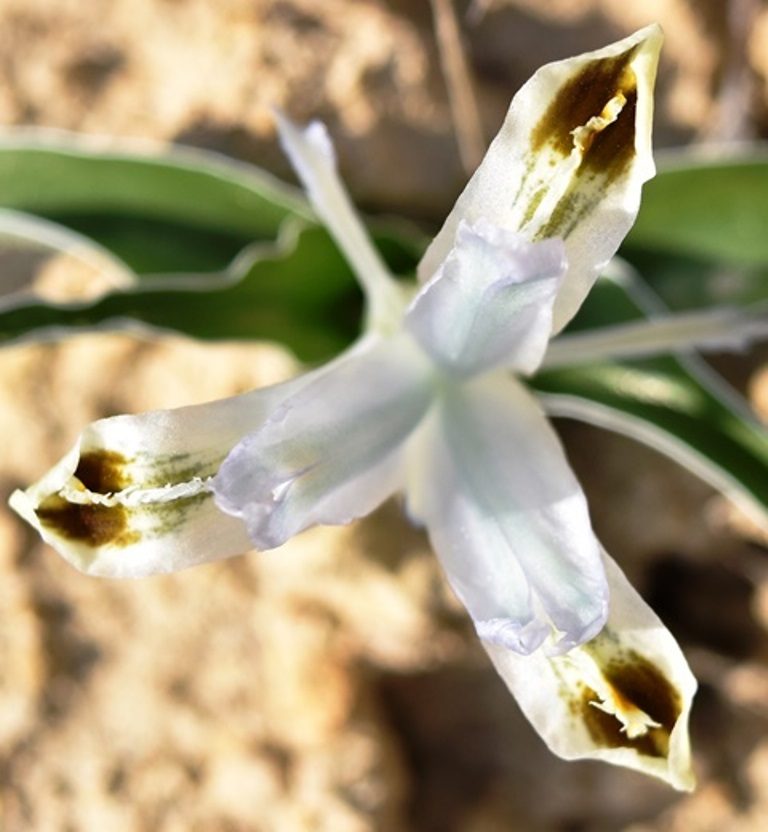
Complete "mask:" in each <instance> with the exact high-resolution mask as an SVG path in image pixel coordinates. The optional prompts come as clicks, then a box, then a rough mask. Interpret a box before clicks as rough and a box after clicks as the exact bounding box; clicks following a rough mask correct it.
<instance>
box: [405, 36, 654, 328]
mask: <svg viewBox="0 0 768 832" xmlns="http://www.w3.org/2000/svg"><path fill="white" fill-rule="evenodd" d="M662 39H663V38H662V34H661V30H660V29H659V27H658V26H656V25H653V26H648V27H646V28H645V29H641V30H640V31H639V32H636V33H635V34H634V35H631V36H630V37H628V38H625V39H624V40H621V41H619V42H618V43H614V44H612V45H611V46H607V47H605V48H604V49H600V50H598V51H596V52H590V53H587V54H585V55H580V56H578V57H575V58H569V59H568V60H565V61H559V62H557V63H553V64H548V65H547V66H545V67H542V68H541V69H540V70H539V71H538V72H537V73H536V74H535V75H534V76H533V77H532V78H531V80H530V81H528V83H526V84H525V85H524V86H523V87H522V88H521V89H520V91H519V92H518V93H517V95H516V96H515V98H514V99H513V101H512V104H511V105H510V108H509V112H508V113H507V117H506V119H505V121H504V124H503V126H502V128H501V131H500V132H499V134H498V135H497V136H496V138H495V139H494V141H493V143H492V144H491V146H490V148H489V150H488V153H487V154H486V156H485V158H484V159H483V161H482V163H481V164H480V167H479V168H478V169H477V171H476V173H475V174H474V176H473V177H472V179H471V180H470V181H469V183H468V185H467V187H466V188H465V190H464V192H463V193H462V195H461V196H460V197H459V199H458V201H457V203H456V205H455V206H454V209H453V211H452V212H451V214H450V215H449V217H448V219H447V220H446V222H445V224H444V226H443V228H442V229H441V231H440V233H439V234H438V235H437V237H436V238H435V239H434V240H433V242H432V245H431V246H430V248H429V249H428V250H427V252H426V254H425V256H424V258H423V260H422V262H421V264H420V265H419V276H420V278H421V279H422V280H428V279H429V278H430V277H431V276H432V275H433V274H434V273H435V271H436V270H437V269H438V267H439V265H440V263H441V262H442V261H443V260H444V259H445V258H446V257H447V256H448V253H449V252H450V250H451V249H452V248H453V245H454V240H455V237H456V231H457V228H458V225H459V222H460V221H461V220H462V219H465V220H467V221H468V222H470V223H475V222H477V221H478V220H479V219H482V218H484V219H487V220H489V221H490V222H492V223H494V224H495V225H499V226H501V227H502V228H506V229H509V230H511V231H519V232H520V233H521V234H523V235H524V236H525V237H526V238H527V239H529V240H540V239H546V238H548V237H562V238H563V239H564V240H565V243H566V247H567V252H568V271H567V273H566V277H565V280H564V281H563V284H562V288H561V290H560V293H559V295H558V298H557V301H556V303H555V310H554V318H553V325H552V331H553V333H557V332H559V331H560V330H561V329H562V328H563V327H564V326H565V325H566V323H568V321H569V320H570V319H571V318H572V317H573V315H574V314H575V312H576V310H577V309H578V308H579V306H580V305H581V303H582V301H583V300H584V298H585V297H586V295H587V293H588V292H589V289H590V288H591V286H592V284H593V282H594V281H595V279H596V278H597V276H598V274H599V272H600V269H601V268H602V267H603V266H604V265H605V264H606V263H607V262H608V261H609V260H610V258H611V257H612V256H613V255H614V254H615V252H616V250H617V249H618V247H619V244H620V243H621V241H622V240H623V239H624V236H625V235H626V233H627V231H629V228H630V226H631V225H632V223H633V221H634V219H635V216H636V215H637V211H638V209H639V207H640V192H641V188H642V185H643V183H644V182H646V181H647V180H648V179H650V178H651V177H652V176H653V174H654V172H655V167H654V163H653V157H652V155H651V122H652V118H653V85H654V81H655V77H656V67H657V64H658V57H659V50H660V49H661V43H662Z"/></svg>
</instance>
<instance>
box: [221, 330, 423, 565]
mask: <svg viewBox="0 0 768 832" xmlns="http://www.w3.org/2000/svg"><path fill="white" fill-rule="evenodd" d="M431 375H432V369H431V364H430V362H429V360H428V359H427V357H426V356H425V355H424V354H423V353H422V351H421V350H420V349H419V347H418V346H417V344H416V343H415V342H414V341H413V339H412V338H411V337H410V336H409V335H407V334H405V333H401V334H400V335H397V336H395V337H393V338H388V339H381V338H379V337H377V336H369V338H368V339H367V346H366V347H365V348H364V349H360V350H358V352H357V354H356V355H354V356H350V357H349V358H347V359H346V360H345V361H342V362H338V363H337V365H336V367H335V369H334V370H333V371H332V372H327V373H325V374H324V375H323V377H322V378H320V379H318V381H317V383H316V384H315V383H313V384H309V385H307V386H306V387H304V388H303V389H302V390H300V391H299V392H298V393H297V394H296V395H295V396H291V397H290V398H288V399H286V400H285V401H284V402H282V404H281V405H280V407H278V408H277V409H276V410H275V411H274V412H273V413H272V414H271V415H270V417H269V419H268V420H267V421H266V422H265V423H264V424H263V426H261V427H260V428H259V429H258V430H256V431H255V432H254V433H252V434H251V435H249V436H248V437H246V439H245V440H244V441H243V442H241V443H240V444H239V445H238V446H237V447H236V448H235V449H234V450H233V451H232V453H231V454H230V455H229V456H228V457H227V459H226V460H225V462H224V464H223V465H222V467H221V470H220V471H219V473H218V475H217V477H216V479H215V481H214V489H215V492H216V499H217V503H218V505H219V506H220V507H221V508H222V509H223V510H224V511H226V512H228V513H230V514H233V515H235V516H238V517H241V518H242V519H243V520H244V521H245V522H246V524H247V526H248V530H249V534H250V536H251V540H252V541H253V542H254V543H255V544H256V545H257V546H258V547H260V548H264V549H269V548H274V547H276V546H280V545H282V544H283V543H285V542H286V540H288V539H289V538H290V537H292V536H293V535H295V534H298V533H299V532H300V531H303V530H304V529H306V528H309V527H310V526H313V525H317V524H325V525H336V524H342V523H348V522H350V521H351V520H353V519H354V518H356V517H360V516H362V515H363V514H367V513H368V512H369V511H372V510H373V509H374V508H375V507H376V506H377V505H379V504H380V503H381V502H383V500H385V499H386V498H387V497H388V496H390V495H391V494H392V493H393V492H394V491H396V490H397V489H398V488H400V487H401V486H402V482H403V472H402V460H403V453H404V443H405V441H406V439H407V438H408V436H409V435H410V434H411V432H412V431H413V429H414V428H415V427H416V425H417V424H418V423H419V421H420V420H421V418H422V417H423V416H424V414H425V412H426V411H427V409H428V407H429V405H430V402H431V399H432V383H431Z"/></svg>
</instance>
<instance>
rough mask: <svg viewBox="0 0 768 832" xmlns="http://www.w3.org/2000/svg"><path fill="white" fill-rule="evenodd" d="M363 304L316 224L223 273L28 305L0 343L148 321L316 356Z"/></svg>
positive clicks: (1, 316) (2, 317)
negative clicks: (85, 299)
mask: <svg viewBox="0 0 768 832" xmlns="http://www.w3.org/2000/svg"><path fill="white" fill-rule="evenodd" d="M360 306H361V298H360V295H359V292H358V290H357V286H356V283H355V281H354V278H353V276H352V273H351V272H350V270H349V267H348V266H347V264H346V263H345V261H344V259H343V257H342V256H341V255H340V253H339V252H338V250H337V249H336V247H335V246H334V244H333V242H332V241H331V240H330V238H329V237H328V235H327V234H326V232H325V231H323V230H322V229H320V228H318V227H315V226H312V227H309V228H304V229H302V230H300V231H296V230H294V232H293V233H286V234H284V235H283V237H282V238H281V240H280V242H279V243H278V244H275V245H264V244H262V245H258V246H254V247H252V248H251V249H249V250H247V251H246V252H243V254H242V255H241V256H240V257H239V258H238V259H237V260H236V261H235V263H234V264H233V265H232V267H231V268H230V270H229V271H226V272H219V273H214V274H209V275H194V276H187V277H186V278H185V277H176V278H167V277H166V278H164V279H160V278H158V279H156V280H154V281H150V282H144V283H142V284H139V285H138V286H136V287H135V288H131V289H128V290H120V291H115V292H110V293H109V294H106V295H104V296H103V297H101V298H99V299H98V300H96V301H95V302H92V303H87V304H78V305H67V306H61V305H53V304H50V303H45V302H43V301H31V302H28V303H26V304H24V305H20V306H18V307H17V308H15V309H7V310H4V311H0V344H2V343H5V344H8V343H12V342H14V341H18V340H20V339H23V338H30V337H33V338H37V339H40V338H54V337H55V338H58V337H62V336H63V335H70V334H73V333H75V332H77V331H82V330H87V329H94V328H107V327H108V328H119V327H126V326H136V324H139V325H142V324H143V325H147V326H149V327H153V328H158V329H163V330H174V331H177V332H182V333H185V334H187V335H190V336H192V337H196V338H202V339H233V338H234V339H238V338H242V339H250V340H272V341H277V342H280V343H282V344H284V345H285V346H287V347H289V348H290V349H292V350H293V351H294V352H295V353H296V355H297V356H298V357H299V358H301V359H303V360H306V361H313V360H317V359H320V358H324V357H327V356H328V355H331V354H333V353H335V352H337V351H339V350H340V349H342V348H343V347H344V346H346V344H348V343H349V342H350V341H351V340H352V339H353V338H354V336H355V334H356V332H357V322H358V320H359V313H360Z"/></svg>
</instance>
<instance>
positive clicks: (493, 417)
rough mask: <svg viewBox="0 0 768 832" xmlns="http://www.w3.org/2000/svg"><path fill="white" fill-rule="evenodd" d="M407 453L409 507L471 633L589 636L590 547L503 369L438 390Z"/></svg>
mask: <svg viewBox="0 0 768 832" xmlns="http://www.w3.org/2000/svg"><path fill="white" fill-rule="evenodd" d="M419 439H420V442H419V445H417V446H416V447H417V451H415V453H416V452H418V453H419V454H420V456H419V458H418V459H414V460H413V461H412V466H411V469H410V474H411V476H410V478H409V483H408V508H409V511H410V512H411V513H412V514H413V515H414V516H415V518H417V519H419V520H421V521H423V522H424V523H425V524H426V526H427V529H428V532H429V536H430V540H431V541H432V544H433V546H434V548H435V551H436V552H437V555H438V557H439V558H440V561H441V563H442V565H443V568H444V569H445V571H446V573H447V576H448V579H449V581H450V582H451V585H452V586H453V588H454V590H455V592H456V594H457V595H458V596H459V598H460V600H461V601H462V602H463V604H464V605H465V606H466V608H467V610H468V611H469V613H470V615H471V616H472V618H473V619H474V621H475V625H476V627H477V629H478V632H479V634H480V635H481V636H482V637H483V638H486V639H490V640H492V641H494V642H497V643H500V644H503V645H504V646H505V647H508V648H509V649H511V650H515V651H518V652H521V653H528V652H531V651H532V650H535V649H536V648H537V647H538V646H539V645H540V644H541V643H542V641H543V640H544V639H545V638H547V636H549V635H552V634H553V629H556V630H557V631H558V633H556V634H555V635H556V637H557V636H559V641H558V643H557V646H556V647H555V648H554V649H559V650H565V649H568V648H570V647H572V646H573V645H574V644H579V643H581V642H582V641H585V640H587V639H589V638H592V637H593V636H594V635H595V634H596V633H597V632H598V631H599V630H600V628H601V627H602V625H603V623H604V620H605V615H606V599H607V589H606V586H605V576H604V574H603V567H602V563H601V558H600V550H599V545H598V543H597V541H596V539H595V536H594V534H593V532H592V528H591V526H590V522H589V516H588V511H587V506H586V501H585V499H584V495H583V493H582V491H581V488H580V487H579V484H578V482H577V481H576V479H575V477H574V475H573V473H572V471H571V469H570V467H569V466H568V463H567V461H566V459H565V457H564V455H563V450H562V447H561V445H560V443H559V441H558V439H557V437H556V436H555V434H554V432H553V430H552V428H551V427H550V426H549V424H548V422H547V421H546V419H545V418H544V416H543V414H542V413H541V411H540V410H539V408H538V405H537V404H536V403H535V401H534V400H533V398H532V397H531V395H530V394H529V393H528V391H527V390H526V389H525V388H524V387H523V386H522V385H521V384H520V383H519V382H517V381H516V380H514V379H512V378H508V377H506V376H505V375H502V374H497V375H495V376H485V377H482V378H481V379H479V380H476V381H472V382H469V383H467V384H465V385H463V386H462V387H456V386H452V387H450V388H449V389H446V390H445V391H444V393H443V396H442V400H441V402H440V404H439V407H438V408H437V409H436V412H435V413H434V414H432V415H431V416H430V420H429V422H428V423H427V424H426V425H425V428H424V431H423V433H422V435H421V436H420V437H419Z"/></svg>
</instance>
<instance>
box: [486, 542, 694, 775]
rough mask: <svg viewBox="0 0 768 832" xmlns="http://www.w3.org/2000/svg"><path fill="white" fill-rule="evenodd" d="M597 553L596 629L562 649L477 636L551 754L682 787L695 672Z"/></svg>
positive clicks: (686, 771) (652, 615)
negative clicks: (602, 598)
mask: <svg viewBox="0 0 768 832" xmlns="http://www.w3.org/2000/svg"><path fill="white" fill-rule="evenodd" d="M603 557H604V559H605V569H606V574H607V577H608V585H609V588H610V613H609V616H608V621H607V622H606V625H605V629H604V630H603V631H602V632H601V633H600V634H599V635H598V636H597V637H596V638H595V639H593V640H592V641H590V642H588V643H587V644H584V645H582V646H581V647H577V648H575V649H574V650H572V651H571V652H569V653H566V654H565V655H561V656H547V655H545V654H544V653H543V652H542V651H538V652H536V653H534V654H533V655H531V656H520V655H517V654H516V653H513V652H512V651H510V650H505V649H504V648H503V647H501V646H499V645H497V644H491V643H484V645H483V646H484V647H485V649H486V650H487V651H488V655H489V656H490V658H491V660H492V661H493V663H494V665H495V667H496V670H497V671H498V672H499V674H500V675H501V677H502V678H503V679H504V681H505V682H506V684H507V686H508V687H509V689H510V690H511V692H512V693H513V694H514V696H515V698H516V699H517V701H518V703H519V704H520V707H521V708H522V710H523V712H524V713H525V715H526V716H527V717H528V719H529V720H530V721H531V723H532V725H533V726H534V728H535V729H536V730H537V731H538V732H539V734H541V736H542V738H543V739H544V741H545V742H546V743H547V745H548V746H549V747H550V749H551V750H552V751H554V752H555V754H558V755H559V756H561V757H564V758H565V759H567V760H573V759H578V758H594V759H599V760H604V761H606V762H609V763H614V764H616V765H622V766H627V767H629V768H633V769H637V770H638V771H642V772H644V773H646V774H650V775H653V776H654V777H659V778H661V779H662V780H665V781H666V782H667V783H669V784H670V785H671V786H673V787H674V788H676V789H681V790H685V791H688V790H690V789H692V788H693V786H694V783H695V780H694V776H693V772H692V770H691V754H690V742H689V736H688V717H689V714H690V709H691V702H692V699H693V695H694V693H695V691H696V680H695V679H694V677H693V675H692V674H691V671H690V669H689V668H688V665H687V663H686V661H685V657H684V656H683V654H682V652H681V651H680V648H679V647H678V645H677V643H676V642H675V640H674V638H673V637H672V635H671V634H670V633H669V631H668V630H667V629H666V628H665V627H664V625H663V624H662V623H661V621H659V619H658V617H657V616H656V615H655V613H654V612H653V611H652V610H651V609H650V607H648V606H647V604H645V602H644V601H643V600H642V598H640V596H639V595H638V594H637V592H635V590H634V589H633V588H632V587H631V585H630V584H629V582H628V581H627V579H626V578H625V577H624V575H623V573H622V572H621V570H620V569H619V568H618V566H617V565H616V564H615V563H614V562H613V560H612V559H611V558H610V557H609V556H608V555H606V554H604V555H603Z"/></svg>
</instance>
